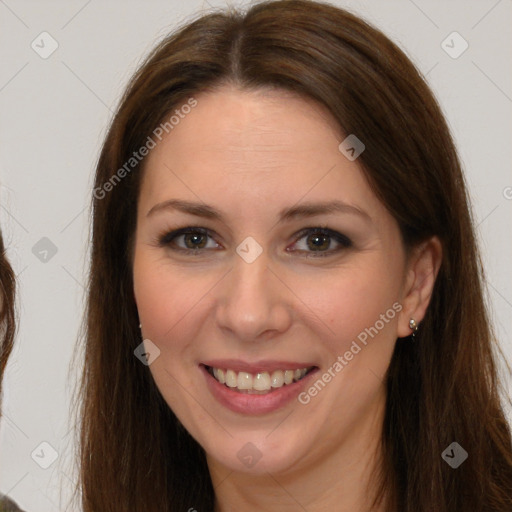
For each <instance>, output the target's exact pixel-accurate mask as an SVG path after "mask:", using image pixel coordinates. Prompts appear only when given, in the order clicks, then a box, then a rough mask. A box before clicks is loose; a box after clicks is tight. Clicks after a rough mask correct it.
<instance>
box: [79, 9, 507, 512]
mask: <svg viewBox="0 0 512 512" xmlns="http://www.w3.org/2000/svg"><path fill="white" fill-rule="evenodd" d="M226 83H232V84H235V85H237V86H238V87H240V88H244V89H258V88H265V87H272V88H282V89H285V90H289V91H293V92H295V93H298V94H301V95H304V96H305V97H309V98H312V99H314V100H316V101H318V102H319V103H321V104H323V105H324V106H326V107H327V108H328V109H329V111H330V112H331V113H332V115H333V116H334V118H335V119H336V120H337V121H338V123H339V125H340V127H341V128H342V129H343V131H344V132H345V133H346V134H350V133H354V134H356V135H357V137H358V138H359V139H361V140H362V141H363V142H364V144H365V146H366V149H365V151H364V152H363V153H362V154H361V156H360V157H359V159H358V162H359V163H360V165H361V167H362V170H363V172H364V173H365V175H366V177H367V179H368V182H369V183H370V185H371V187H372V189H373V190H374V192H375V193H376V194H377V196H378V197H379V199H380V200H381V201H382V203H383V204H384V205H385V206H386V207H387V208H388V210H389V212H390V213H391V214H392V215H393V217H394V218H395V219H396V220H397V222H398V224H399V227H400V230H401V233H402V236H403V240H404V244H405V247H406V248H410V247H412V246H414V245H415V244H417V243H419V242H421V241H422V240H425V239H426V238H428V237H430V236H434V235H436V236H438V237H439V239H440V240H441V243H442V246H443V261H442V264H441V269H440V271H439V274H438V277H437V280H436V284H435V287H434V292H433V296H432V299H431V303H430V305H429V308H428V311H427V314H426V317H425V318H424V320H423V322H422V325H421V330H420V332H419V333H418V334H417V336H416V341H415V342H414V343H410V342H409V340H408V339H406V340H403V339H399V340H397V343H396V348H395V351H394V354H393V358H392V361H391V365H390V367H389V371H388V375H387V383H386V385H387V391H388V392H387V405H386V416H385V421H384V425H383V430H382V436H383V445H384V467H383V468H382V474H381V478H380V482H381V487H380V492H379V493H378V494H377V496H376V501H377V500H378V499H379V498H381V497H383V496H384V495H386V498H385V501H386V503H387V505H386V506H387V510H388V511H389V512H397V511H401V512H412V511H414V512H422V511H425V512H426V511H429V512H430V511H436V512H460V511H461V510H471V511H472V512H483V511H496V512H498V511H500V512H505V511H508V512H510V510H512V446H511V444H512V443H511V433H510V427H509V425H508V423H507V420H506V417H505V415H504V408H503V405H502V403H501V400H502V399H503V398H502V397H501V393H502V390H501V388H500V387H499V380H498V375H497V368H496V359H495V358H496V354H495V350H496V351H497V350H498V345H497V343H495V338H494V334H493V332H492V328H491V325H490V321H489V318H488V314H487V312H486V306H485V301H484V298H483V289H482V287H483V282H484V276H483V271H482V264H481V261H480V257H479V254H478V248H477V244H476V241H475V235H474V229H473V221H472V218H471V213H470V207H469V200H468V196H467V192H466V186H465V181H464V178H463V174H462V171H461V165H460V162H459V159H458V156H457V152H456V149H455V147H454V143H453V140H452V137H451V135H450V132H449V129H448V127H447V124H446V122H445V120H444V118H443V115H442V113H441V110H440V107H439V105H438V103H437V102H436V100H435V98H434V97H433V94H432V93H431V91H430V90H429V88H428V86H427V85H426V83H425V80H424V78H423V77H422V76H421V74H420V73H419V72H418V71H417V70H416V68H415V67H414V65H413V64H412V63H411V62H410V61H409V59H408V58H407V57H406V56H405V55H404V53H403V52H402V51H401V50H400V49H399V48H398V47H397V46H396V45H395V44H393V43H392V42H391V41H390V40H389V39H388V38H387V37H385V36H384V35H383V34H382V33H381V32H380V31H378V30H377V29H375V28H373V27H371V26H370V25H368V24H367V23H366V22H364V21H363V20H361V19H359V18H358V17H356V16H354V15H352V14H350V13H349V12H347V11H345V10H342V9H339V8H337V7H334V6H331V5H329V4H325V3H319V2H312V1H307V0H306V1H303V0H293V1H290V0H281V1H275V2H264V3H260V4H257V5H255V6H253V7H251V8H250V9H249V10H248V11H247V12H246V13H243V12H239V11H236V10H228V11H222V12H216V13H212V14H208V15H204V16H201V17H199V18H197V19H196V20H194V21H193V22H190V23H188V24H187V25H186V26H184V27H183V28H181V29H180V30H179V31H177V32H176V33H174V34H171V35H170V36H169V37H167V38H166V39H165V40H164V41H162V42H161V43H160V44H158V46H157V47H156V48H155V49H154V50H153V51H152V52H151V54H150V55H149V56H148V57H147V58H146V60H145V61H144V63H143V64H142V66H141V67H140V69H139V70H138V71H137V72H136V74H135V75H134V76H133V78H132V79H131V81H130V83H129V85H128V87H127V90H126V92H125V94H124V96H123V98H122V99H121V102H120V105H119V107H118V109H117V113H116V115H115V117H114V119H113V121H112V124H111V126H110V130H109V132H108V134H107V137H106V140H105V142H104V145H103V149H102V151H101V155H100V158H99V161H98V164H97V169H96V180H95V191H94V197H93V236H92V259H91V271H90V280H89V295H88V306H87V315H86V340H85V341H86V346H85V364H84V372H83V377H82V382H81V390H82V397H81V398H82V410H81V430H80V450H81V460H80V463H81V468H80V470H81V485H82V489H81V490H82V502H83V507H84V511H85V512H98V511H102V512H120V511H127V510H135V511H142V510H144V511H145V512H152V511H158V512H162V511H164V510H166V511H171V510H172V511H177V510H180V511H181V510H183V511H185V510H189V509H190V508H191V507H194V508H196V509H197V510H200V511H211V510H213V504H214V490H213V488H212V484H211V480H210V477H209V473H208V468H207V465H206V459H205V453H204V451H203V449H202V448H201V446H199V445H198V443H197V442H196V441H195V440H194V439H192V438H191V436H190V435H189V434H188V433H187V432H186V431H185V429H184V428H183V427H182V426H181V424H180V422H179V421H178V419H177V418H176V417H175V415H174V414H173V412H172V411H171V410H170V408H169V407H168V406H167V404H166V403H165V402H164V400H163V399H162V397H161V395H160V393H159V391H158V389H157V388H156V385H155V383H154V381H153V379H152V377H151V374H150V372H149V370H148V368H147V367H146V366H144V365H142V364H140V362H139V361H138V360H137V359H136V358H135V357H134V355H133V351H134V349H135V347H136V346H137V345H138V344H139V343H140V331H139V327H138V315H137V309H136V306H135V301H134V295H133V282H132V264H131V251H132V247H133V234H134V230H135V223H136V206H137V199H138V192H139V184H140V179H141V173H142V170H143V166H144V160H142V161H141V163H140V164H137V165H136V166H134V167H133V169H129V170H127V168H126V166H125V172H122V173H120V172H119V171H118V170H119V169H121V168H122V167H123V165H125V163H126V162H128V161H129V159H130V157H132V154H133V152H134V151H137V150H138V149H139V148H140V147H142V146H143V145H144V144H145V143H146V141H147V138H148V136H150V135H151V134H152V133H153V131H154V130H155V128H156V127H157V126H158V125H159V124H160V123H161V122H162V120H163V119H165V118H166V116H169V114H170V113H171V112H172V111H173V110H174V109H176V108H177V107H179V106H180V104H182V103H184V102H186V101H187V99H188V98H190V97H191V96H193V95H194V94H198V93H199V92H201V91H205V90H211V89H213V88H215V87H217V86H221V85H223V84H226ZM107 183H109V184H110V185H109V186H105V184H107ZM454 441H456V442H457V443H459V444H460V445H461V446H462V447H463V448H464V449H465V450H466V451H467V452H468V454H469V457H468V459H467V460H466V461H465V462H464V463H463V464H462V465H461V466H460V467H458V468H457V469H452V468H451V467H450V466H449V465H448V464H447V463H446V462H445V461H444V460H443V458H442V457H441V454H442V452H443V451H444V450H445V449H446V448H447V447H448V446H449V445H450V444H451V443H452V442H454Z"/></svg>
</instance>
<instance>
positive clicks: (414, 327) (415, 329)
mask: <svg viewBox="0 0 512 512" xmlns="http://www.w3.org/2000/svg"><path fill="white" fill-rule="evenodd" d="M409 329H411V331H412V337H413V338H414V336H415V334H416V333H417V332H418V324H417V323H416V320H414V318H411V319H410V320H409Z"/></svg>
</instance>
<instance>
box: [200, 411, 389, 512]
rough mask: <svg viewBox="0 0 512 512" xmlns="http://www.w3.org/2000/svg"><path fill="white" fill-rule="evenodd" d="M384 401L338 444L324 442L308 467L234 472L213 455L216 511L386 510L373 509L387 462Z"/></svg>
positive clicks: (343, 511) (297, 465) (359, 511)
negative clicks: (383, 437)
mask: <svg viewBox="0 0 512 512" xmlns="http://www.w3.org/2000/svg"><path fill="white" fill-rule="evenodd" d="M383 414H384V404H383V403H381V404H380V405H379V406H378V407H376V408H374V409H373V410H372V411H371V413H369V414H368V415H367V417H366V418H364V419H363V420H362V422H360V423H358V424H357V425H355V426H354V428H353V429H352V432H351V433H350V434H349V435H348V436H346V438H345V439H344V440H343V441H342V442H340V444H339V445H338V446H335V447H332V446H331V445H329V446H327V445H326V446H325V449H324V450H320V451H319V453H321V456H319V457H318V458H317V459H315V461H313V462H312V463H310V464H309V465H308V466H307V467H305V466H304V465H302V464H301V461H297V462H296V463H295V464H294V467H293V468H290V469H289V470H287V471H286V472H281V473H275V474H272V473H270V472H264V473H263V474H256V475H254V474H250V473H239V472H233V471H232V470H231V469H229V468H227V467H224V466H221V465H219V464H218V463H217V462H216V461H213V460H211V459H210V458H208V465H209V468H210V475H211V478H212V483H213V487H214V489H215V503H216V504H215V512H234V511H238V510H244V512H256V511H258V512H259V511H261V510H265V511H268V512H274V511H276V512H277V511H279V512H296V511H297V510H307V511H308V512H320V511H325V510H336V512H369V511H370V510H371V511H372V512H384V510H385V508H384V506H385V504H384V503H382V504H380V505H379V506H378V508H374V507H373V506H372V505H373V503H372V502H373V499H374V498H375V493H376V485H377V483H378V474H379V470H380V468H381V462H382V444H381V432H382V422H383Z"/></svg>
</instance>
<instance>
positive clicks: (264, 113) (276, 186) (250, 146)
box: [141, 87, 383, 210]
mask: <svg viewBox="0 0 512 512" xmlns="http://www.w3.org/2000/svg"><path fill="white" fill-rule="evenodd" d="M194 98H195V99H196V100H197V105H196V106H195V107H194V108H192V109H190V111H189V113H187V114H182V116H181V118H180V120H179V123H177V124H176V125H175V126H174V127H173V128H172V130H171V131H170V132H169V133H168V134H167V135H165V136H164V137H163V139H162V141H161V142H160V143H159V144H158V145H157V147H156V148H155V149H153V150H152V151H151V153H150V154H149V155H148V160H147V162H146V169H145V176H144V180H143V186H142V191H141V200H142V201H145V200H151V201H153V202H156V201H163V200H166V199H168V196H169V195H170V196H172V197H176V196H179V197H184V198H190V199H193V200H197V199H200V200H204V201H205V202H208V203H211V202H215V201H220V202H226V200H227V199H228V198H229V203H230V204H231V205H232V206H233V207H234V206H238V205H240V206H241V207H243V206H244V205H245V206H248V205H252V204H253V203H254V206H255V207H256V206H257V205H260V207H262V206H266V207H267V208H268V207H270V206H271V205H272V204H274V203H275V204H276V207H277V206H278V209H281V207H282V206H283V204H292V203H294V202H297V201H300V200H301V198H305V199H307V200H311V201H313V200H329V199H339V200H344V201H346V202H351V203H354V202H359V203H360V204H362V205H365V206H366V207H368V206H369V207H370V208H373V209H374V210H375V209H377V210H380V209H382V208H383V206H382V205H380V203H379V202H378V201H377V199H376V197H375V196H374V194H373V193H372V191H371V190H370V188H369V186H368V184H367V182H366V180H365V178H364V175H363V173H362V171H361V169H360V168H359V166H358V164H357V161H353V162H352V161H349V160H348V159H347V158H345V157H344V156H343V155H342V154H341V152H340V151H339V149H338V146H339V144H340V142H341V141H342V140H343V138H344V135H343V134H342V131H341V130H340V128H339V126H338V124H337V122H336V120H335V119H334V118H333V117H332V116H331V115H330V113H329V112H328V111H327V109H325V108H324V107H323V106H321V105H319V104H318V103H316V102H314V101H312V100H309V99H305V98H303V97H300V96H298V95H295V94H293V93H289V92H286V91H281V90H257V91H241V90H239V89H235V88H232V87H224V88H221V89H219V90H216V91H212V92H208V93H201V94H198V95H196V96H194ZM177 108H178V109H179V107H177ZM187 110H188V109H187ZM327 196H328V197H327ZM262 201H264V203H263V204H262Z"/></svg>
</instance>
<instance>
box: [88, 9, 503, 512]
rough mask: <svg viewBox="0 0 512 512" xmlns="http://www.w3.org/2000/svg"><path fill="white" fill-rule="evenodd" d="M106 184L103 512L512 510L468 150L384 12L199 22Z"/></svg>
mask: <svg viewBox="0 0 512 512" xmlns="http://www.w3.org/2000/svg"><path fill="white" fill-rule="evenodd" d="M276 192H277V193H276ZM93 207H94V219H93V246H92V262H91V273H90V283H89V298H88V311H87V339H86V360H85V366H84V374H83V382H82V389H83V399H84V401H83V410H82V414H83V423H82V428H81V480H82V489H81V490H82V497H83V507H84V510H85V511H86V512H92V511H97V510H102V511H112V512H113V511H121V510H144V511H153V510H154V511H162V510H169V511H170V510H172V511H174V510H189V511H192V510H197V511H206V510H208V511H212V510H215V511H219V512H225V511H228V510H235V509H236V510H244V511H250V510H267V511H272V510H293V511H296V510H308V511H318V510H327V509H329V510H337V511H349V510H350V511H367V510H372V511H382V512H384V511H385V512H391V511H394V512H396V511H400V512H410V511H412V510H414V511H416V512H418V511H427V510H428V511H431V510H435V511H436V512H455V511H457V512H459V511H460V510H472V511H479V512H483V511H491V510H492V511H496V512H497V511H502V512H505V511H509V510H511V508H512V492H511V491H512V448H511V435H510V428H509V425H508V424H507V421H506V418H505V416H504V412H503V406H502V403H501V401H500V396H499V387H498V380H497V375H496V369H495V364H496V363H495V359H494V355H493V350H494V348H495V345H494V337H493V333H492V330H491V326H490V323H489V320H488V317H487V313H486V310H485V306H484V300H483V295H482V280H483V273H482V270H481V266H480V262H479V256H478V251H477V247H476V242H475V237H474V230H473V227H472V223H471V215H470V212H469V207H468V200H467V196H466V189H465V184H464V179H463V175H462V172H461V166H460V163H459V160H458V157H457V153H456V150H455V147H454V144H453V141H452V138H451V135H450V133H449V130H448V128H447V125H446V122H445V121H444V119H443V116H442V114H441V112H440V109H439V106H438V104H437V103H436V100H435V99H434V97H433V95H432V93H431V92H430V91H429V89H428V87H427V85H426V84H425V82H424V80H423V78H422V77H421V75H420V74H419V73H418V71H417V70H416V69H415V68H414V66H413V65H412V63H411V62H410V61H409V60H408V59H407V57H406V56H405V55H404V54H403V52H402V51H401V50H399V49H398V47H397V46H395V45H394V44H393V43H392V42H390V41H389V40H388V39H387V38H386V37H385V36H384V35H383V34H382V33H381V32H379V31H378V30H376V29H375V28H373V27H371V26H369V25H367V24H366V23H365V22H363V21H362V20H360V19H358V18H357V17H355V16H354V15H352V14H349V13H348V12H346V11H344V10H341V9H337V8H335V7H333V6H330V5H327V4H322V3H316V2H308V1H277V2H268V3H262V4H259V5H256V6H254V7H252V8H251V9H249V10H248V12H247V13H245V14H244V13H238V12H232V11H230V12H226V13H218V14H211V15H207V16H203V17H201V18H199V19H197V20H196V21H194V22H192V23H190V24H188V25H187V26H185V27H184V28H183V29H181V30H180V31H178V32H177V33H175V34H172V35H170V36H169V37H168V38H167V39H166V40H165V41H163V42H162V43H160V44H159V45H158V47H157V48H156V49H155V50H154V51H153V52H152V54H151V55H150V56H149V57H148V58H147V60H146V61H145V62H144V64H143V65H142V66H141V68H140V69H139V70H138V71H137V73H136V74H135V76H134V77H133V79H132V81H131V82H130V84H129V86H128V88H127V90H126V92H125V94H124V97H123V98H122V101H121V104H120V106H119V109H118V111H117V114H116V116H115V118H114V120H113V122H112V125H111V127H110V130H109V133H108V135H107V137H106V140H105V143H104V145H103V149H102V152H101V156H100V159H99V162H98V166H97V171H96V181H95V189H94V203H93Z"/></svg>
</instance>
